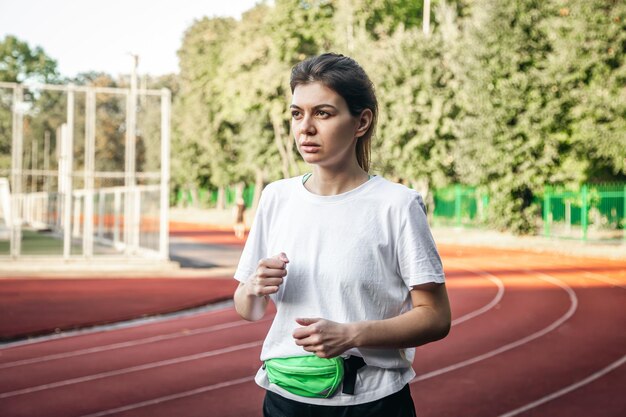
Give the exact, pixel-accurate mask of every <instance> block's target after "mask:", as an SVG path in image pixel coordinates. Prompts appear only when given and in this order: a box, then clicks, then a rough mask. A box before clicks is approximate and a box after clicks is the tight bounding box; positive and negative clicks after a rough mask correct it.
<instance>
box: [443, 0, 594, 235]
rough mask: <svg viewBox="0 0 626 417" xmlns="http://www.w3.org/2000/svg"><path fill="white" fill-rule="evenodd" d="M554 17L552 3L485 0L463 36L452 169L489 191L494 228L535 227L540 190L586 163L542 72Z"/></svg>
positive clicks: (555, 90) (559, 101) (565, 112)
mask: <svg viewBox="0 0 626 417" xmlns="http://www.w3.org/2000/svg"><path fill="white" fill-rule="evenodd" d="M556 11H557V10H556V8H555V5H554V2H542V1H527V2H514V1H492V0H482V1H479V2H477V3H476V5H475V9H474V15H473V16H472V20H471V22H470V25H468V30H467V31H466V33H464V35H463V39H464V44H463V48H462V50H463V51H465V53H464V54H463V56H461V57H460V59H461V65H460V66H459V67H458V68H462V69H463V70H462V71H459V74H458V77H459V78H460V80H461V85H463V91H462V94H461V95H460V99H461V106H462V108H463V110H464V114H463V117H462V119H461V123H460V129H461V131H462V134H461V135H460V139H459V142H458V143H459V146H457V147H456V148H455V149H456V153H455V159H456V160H457V167H458V169H459V174H460V176H461V177H462V178H464V179H465V182H467V183H469V184H471V185H485V186H488V187H489V190H490V194H491V200H490V208H491V210H492V215H493V218H492V224H493V225H494V226H496V227H498V228H501V229H508V230H512V231H514V232H518V233H526V232H530V231H532V230H534V228H535V227H536V224H535V219H536V218H537V217H536V214H537V210H538V206H537V203H536V199H535V196H536V195H538V194H540V193H541V192H542V191H543V186H544V184H545V183H546V182H548V181H549V180H550V179H551V178H552V177H553V176H554V175H559V174H560V175H564V176H565V178H567V179H568V180H576V179H578V178H577V172H579V169H580V166H581V163H583V164H584V161H580V160H579V159H578V158H577V155H576V153H575V152H572V150H571V147H569V142H570V138H569V135H568V132H567V124H566V123H565V124H564V121H565V120H567V116H568V110H569V103H568V102H567V100H563V98H562V97H561V96H560V95H559V94H558V87H557V88H555V79H554V77H552V76H550V74H548V73H547V72H546V70H545V69H546V67H547V66H548V64H549V62H550V59H551V56H552V52H553V50H554V45H553V33H552V29H551V27H550V22H551V20H550V18H551V16H554V14H555V12H556ZM565 160H568V161H571V163H569V165H568V168H570V169H569V170H568V172H565V173H564V172H563V171H562V169H561V167H562V166H563V165H564V164H563V161H565ZM565 178H564V179H565Z"/></svg>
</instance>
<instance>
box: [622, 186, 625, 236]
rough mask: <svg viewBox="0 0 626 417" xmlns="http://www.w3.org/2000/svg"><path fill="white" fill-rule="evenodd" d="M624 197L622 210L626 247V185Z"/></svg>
mask: <svg viewBox="0 0 626 417" xmlns="http://www.w3.org/2000/svg"><path fill="white" fill-rule="evenodd" d="M622 197H623V198H624V208H623V209H622V232H623V235H624V244H625V245H626V184H624V191H623V194H622Z"/></svg>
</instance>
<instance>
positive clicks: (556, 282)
mask: <svg viewBox="0 0 626 417" xmlns="http://www.w3.org/2000/svg"><path fill="white" fill-rule="evenodd" d="M524 271H527V272H531V273H533V274H535V275H537V276H538V277H539V279H542V280H544V281H547V282H549V283H552V284H554V285H556V286H558V287H561V288H562V289H563V290H565V292H567V294H568V296H569V299H570V308H569V309H568V310H567V312H566V313H565V314H564V315H562V316H561V317H559V318H558V319H557V320H556V321H554V322H553V323H552V324H550V325H549V326H547V327H545V328H543V329H541V330H539V331H537V332H535V333H532V334H530V335H528V336H526V337H523V338H521V339H518V340H516V341H514V342H511V343H507V344H506V345H503V346H501V347H499V348H497V349H494V350H491V351H489V352H486V353H483V354H482V355H478V356H474V357H473V358H470V359H467V360H464V361H461V362H457V363H455V364H452V365H449V366H446V367H443V368H440V369H436V370H434V371H431V372H427V373H425V374H421V375H417V376H416V377H415V378H413V379H412V380H411V382H410V384H414V383H416V382H419V381H424V380H426V379H430V378H433V377H436V376H439V375H442V374H445V373H448V372H452V371H456V370H457V369H461V368H464V367H466V366H469V365H473V364H475V363H477V362H480V361H483V360H485V359H489V358H492V357H494V356H496V355H499V354H500V353H504V352H506V351H509V350H511V349H515V348H516V347H519V346H522V345H524V344H526V343H528V342H531V341H533V340H535V339H538V338H540V337H542V336H544V335H546V334H548V333H550V332H551V331H553V330H554V329H556V328H557V327H559V326H560V325H562V324H563V323H565V322H566V321H567V320H569V318H570V317H572V315H574V312H575V311H576V309H577V308H578V298H577V297H576V293H575V292H574V290H572V288H571V287H570V286H569V285H567V284H566V283H565V282H563V281H561V280H560V279H557V278H554V277H552V276H550V275H547V274H544V273H541V272H535V271H531V270H528V269H525V270H524Z"/></svg>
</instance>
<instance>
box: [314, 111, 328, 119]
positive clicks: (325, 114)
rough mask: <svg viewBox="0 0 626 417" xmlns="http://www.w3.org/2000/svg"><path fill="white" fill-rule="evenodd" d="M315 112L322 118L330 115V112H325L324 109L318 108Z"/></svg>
mask: <svg viewBox="0 0 626 417" xmlns="http://www.w3.org/2000/svg"><path fill="white" fill-rule="evenodd" d="M315 114H316V115H317V116H319V117H321V118H323V119H325V118H327V117H328V116H330V113H327V112H325V111H324V110H318V111H316V112H315Z"/></svg>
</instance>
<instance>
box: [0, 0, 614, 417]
mask: <svg viewBox="0 0 626 417" xmlns="http://www.w3.org/2000/svg"><path fill="white" fill-rule="evenodd" d="M328 51H332V52H338V53H342V54H346V55H349V56H351V57H353V58H354V59H356V60H357V62H359V63H360V64H361V65H362V66H363V67H364V68H365V70H366V71H367V73H368V74H369V75H370V77H371V79H372V81H373V82H374V85H375V88H376V92H377V97H378V102H379V110H380V113H379V121H378V129H377V133H376V135H375V137H374V139H373V146H372V170H371V171H372V173H373V174H377V175H382V176H384V177H386V178H388V179H390V180H393V181H396V182H400V183H403V184H405V185H407V186H408V187H411V188H414V189H416V190H418V191H419V192H420V193H421V194H422V195H423V197H424V200H425V202H426V205H427V209H428V217H429V221H430V224H431V226H432V230H433V234H434V236H435V240H436V242H437V244H438V247H439V249H440V252H441V255H442V260H443V263H444V267H445V269H446V276H447V280H448V281H447V286H448V289H449V294H450V299H451V303H452V306H453V319H454V321H453V325H454V328H453V331H452V332H451V334H450V336H449V337H448V338H446V339H445V340H444V341H442V342H439V343H436V344H434V345H432V346H431V345H427V346H423V347H420V348H419V350H418V355H416V360H415V363H414V368H415V370H416V372H417V377H416V378H415V379H414V380H413V381H412V382H411V386H412V395H413V398H414V400H415V402H416V404H417V405H418V411H419V413H420V415H433V416H451V417H457V416H460V415H463V416H492V415H493V416H501V417H502V416H506V417H510V416H513V415H518V414H525V415H530V414H532V415H536V416H545V417H553V416H562V415H567V416H569V417H572V416H581V417H582V416H585V417H587V416H591V415H598V416H602V417H605V416H616V417H617V416H622V415H624V409H625V408H626V404H625V402H624V401H625V400H624V396H623V393H622V392H621V391H623V388H621V389H620V388H619V387H620V386H621V387H624V384H625V381H626V372H624V367H623V364H624V363H626V355H624V352H625V351H626V350H625V349H626V348H625V347H626V339H625V338H626V334H625V333H624V332H623V331H619V329H620V328H623V323H624V320H626V316H625V315H626V310H625V309H624V306H625V305H626V299H625V298H624V294H625V293H624V292H623V290H624V289H626V263H625V262H626V87H625V86H626V65H625V62H624V55H625V52H626V3H625V2H623V1H618V0H542V1H539V0H524V1H517V0H458V1H453V0H446V1H444V0H395V1H393V0H274V1H271V0H267V1H255V0H229V1H227V2H223V1H192V0H178V1H175V2H174V1H167V0H152V1H147V0H134V1H122V0H110V1H107V2H101V1H98V2H97V1H93V0H83V1H80V0H57V1H45V0H20V1H9V0H0V414H2V415H3V416H64V417H66V416H74V415H75V416H91V417H93V416H104V415H133V416H144V415H145V416H151V417H154V416H160V415H162V416H172V415H185V416H196V415H197V416H206V415H215V416H221V417H228V416H233V417H241V416H256V415H259V414H260V410H261V403H262V400H263V398H262V396H263V390H260V389H259V388H258V387H257V386H256V385H255V383H254V381H253V375H254V373H255V372H256V370H257V369H258V367H259V354H260V347H261V344H262V341H263V338H264V336H265V334H266V333H267V329H268V327H269V325H270V322H271V317H268V318H266V319H264V320H261V321H259V322H255V323H248V322H244V321H243V320H241V319H240V318H239V317H238V315H237V314H236V312H235V311H234V309H233V307H232V301H231V299H232V294H233V292H234V289H235V287H236V285H237V283H236V282H235V280H233V279H232V276H233V273H234V268H235V267H236V264H237V262H238V259H239V255H240V253H241V250H242V248H243V244H244V242H245V234H244V238H241V236H240V235H239V236H235V234H234V233H233V224H234V223H235V222H236V219H237V217H241V216H242V214H243V218H244V222H243V225H242V224H240V225H239V226H240V227H243V228H249V226H250V224H251V220H252V218H253V215H254V209H255V207H256V205H257V203H258V200H259V196H260V192H261V190H262V189H263V187H264V186H265V185H266V184H268V183H270V182H272V181H275V180H278V179H281V178H287V177H292V176H296V175H299V174H303V173H305V172H307V171H308V169H309V168H308V167H307V166H306V164H304V163H303V161H302V160H301V158H300V157H299V155H298V152H297V150H296V149H295V146H294V142H293V139H292V137H291V135H290V131H289V129H290V127H289V121H290V114H289V111H288V106H289V103H290V101H291V92H290V90H289V75H290V70H291V68H292V66H293V65H294V64H296V63H298V62H300V61H301V60H303V59H305V58H307V57H309V56H312V55H316V54H319V53H323V52H328ZM244 212H245V213H244ZM239 230H240V231H242V229H239ZM520 249H521V250H520ZM538 252H544V253H538ZM557 253H558V256H557V255H555V254H557ZM568 255H569V256H568ZM119 278H123V279H119ZM271 314H273V312H272V311H270V312H269V316H271ZM620 323H621V324H620ZM431 378H437V380H436V382H435V383H433V382H432V381H430V379H431ZM442 387H444V389H442ZM620 390H621V391H620ZM76 398H80V400H81V401H76ZM181 410H182V411H181Z"/></svg>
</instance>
